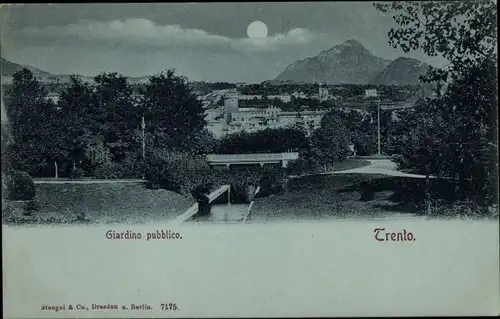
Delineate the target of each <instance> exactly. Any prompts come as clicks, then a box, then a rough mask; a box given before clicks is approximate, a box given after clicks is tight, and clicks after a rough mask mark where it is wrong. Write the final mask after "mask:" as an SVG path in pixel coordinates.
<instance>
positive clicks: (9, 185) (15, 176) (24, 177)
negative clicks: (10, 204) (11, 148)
mask: <svg viewBox="0 0 500 319" xmlns="http://www.w3.org/2000/svg"><path fill="white" fill-rule="evenodd" d="M35 194H36V192H35V183H34V182H33V179H32V178H31V176H30V175H28V174H27V173H25V172H21V171H10V172H8V173H6V174H5V175H2V197H4V198H6V199H8V200H32V199H34V198H35Z"/></svg>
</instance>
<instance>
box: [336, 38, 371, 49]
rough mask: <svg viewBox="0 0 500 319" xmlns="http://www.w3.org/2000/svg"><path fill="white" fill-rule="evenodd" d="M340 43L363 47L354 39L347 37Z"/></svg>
mask: <svg viewBox="0 0 500 319" xmlns="http://www.w3.org/2000/svg"><path fill="white" fill-rule="evenodd" d="M341 45H342V46H353V47H361V48H365V47H364V46H363V45H362V44H361V43H360V42H359V41H357V40H354V39H349V40H347V41H346V42H344V43H342V44H341Z"/></svg>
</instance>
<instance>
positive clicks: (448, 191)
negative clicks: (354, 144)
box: [252, 174, 498, 220]
mask: <svg viewBox="0 0 500 319" xmlns="http://www.w3.org/2000/svg"><path fill="white" fill-rule="evenodd" d="M362 182H366V185H365V187H366V186H367V185H369V186H368V188H369V189H371V190H372V191H373V192H374V193H375V196H374V198H373V199H372V200H369V201H361V200H360V197H361V191H362V189H363V188H364V187H363V185H362ZM426 190H428V191H429V193H428V194H429V196H430V198H431V206H429V207H424V206H425V205H422V204H423V203H425V198H426V196H427V195H426V194H427V193H426ZM457 196H458V197H457ZM460 197H461V195H457V194H455V193H454V192H453V187H452V186H451V185H449V181H447V180H431V181H430V182H429V184H428V185H427V184H426V181H425V180H423V179H415V178H405V177H389V176H384V175H378V174H343V175H320V176H307V177H302V178H298V179H293V180H290V181H289V183H288V189H287V190H286V191H285V192H283V193H282V194H278V195H272V196H269V197H263V198H258V199H256V201H255V204H254V206H253V208H252V219H253V220H272V219H324V218H329V217H349V218H351V217H385V216H394V215H395V214H396V215H400V214H406V215H413V214H425V215H427V216H428V217H432V216H435V217H452V216H462V215H463V216H469V217H488V218H489V217H492V216H493V217H494V216H497V217H496V218H498V213H497V212H494V211H493V212H489V211H488V212H486V211H484V207H483V208H481V207H476V206H475V204H474V203H468V202H461V198H460ZM446 203H448V204H446ZM453 203H455V204H453ZM478 209H479V210H478ZM495 214H496V215H495ZM489 215H491V216H489Z"/></svg>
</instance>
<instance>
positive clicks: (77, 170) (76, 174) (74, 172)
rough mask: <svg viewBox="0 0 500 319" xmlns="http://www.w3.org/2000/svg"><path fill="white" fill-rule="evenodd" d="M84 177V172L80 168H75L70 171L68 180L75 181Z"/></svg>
mask: <svg viewBox="0 0 500 319" xmlns="http://www.w3.org/2000/svg"><path fill="white" fill-rule="evenodd" d="M83 176H85V171H84V170H83V168H81V167H77V168H75V169H74V170H72V171H71V173H70V175H69V178H72V179H76V178H82V177H83Z"/></svg>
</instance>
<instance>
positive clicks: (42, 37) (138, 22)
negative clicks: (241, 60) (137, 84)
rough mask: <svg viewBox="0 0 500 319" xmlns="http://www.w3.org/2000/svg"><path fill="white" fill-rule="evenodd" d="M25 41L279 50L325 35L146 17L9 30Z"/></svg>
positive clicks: (168, 47) (259, 51)
mask: <svg viewBox="0 0 500 319" xmlns="http://www.w3.org/2000/svg"><path fill="white" fill-rule="evenodd" d="M10 35H11V37H12V39H15V41H16V42H18V41H22V42H23V43H24V44H26V45H64V44H65V45H85V46H89V45H90V46H92V45H105V46H110V47H120V48H122V47H134V48H143V49H152V48H153V49H159V50H162V49H164V50H172V49H174V50H175V49H180V50H196V49H204V50H209V51H213V52H231V51H232V52H246V53H277V52H279V51H283V50H289V49H291V48H294V47H302V46H304V45H310V44H311V43H318V42H319V41H321V40H322V39H324V37H325V35H323V34H320V33H316V32H311V31H310V30H308V29H304V28H294V29H291V30H289V31H288V32H286V33H283V34H275V35H271V36H268V37H266V38H254V39H251V38H230V37H225V36H221V35H216V34H212V33H209V32H206V31H204V30H201V29H186V28H182V27H181V26H179V25H158V24H155V23H154V22H152V21H150V20H146V19H126V20H113V21H108V22H98V21H90V20H84V21H80V22H79V23H77V24H70V25H66V26H46V27H43V28H40V29H35V28H25V29H21V30H19V31H13V32H11V33H10Z"/></svg>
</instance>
